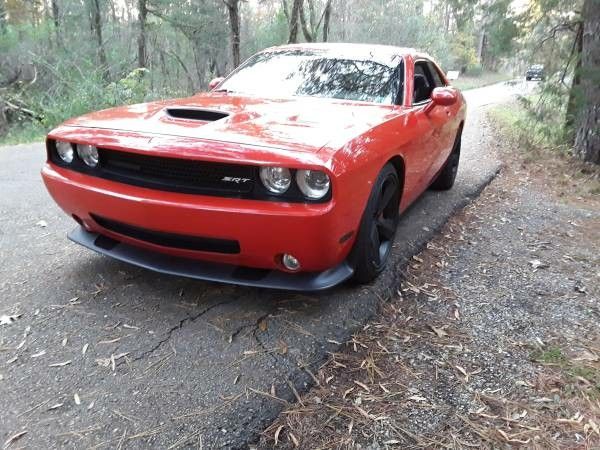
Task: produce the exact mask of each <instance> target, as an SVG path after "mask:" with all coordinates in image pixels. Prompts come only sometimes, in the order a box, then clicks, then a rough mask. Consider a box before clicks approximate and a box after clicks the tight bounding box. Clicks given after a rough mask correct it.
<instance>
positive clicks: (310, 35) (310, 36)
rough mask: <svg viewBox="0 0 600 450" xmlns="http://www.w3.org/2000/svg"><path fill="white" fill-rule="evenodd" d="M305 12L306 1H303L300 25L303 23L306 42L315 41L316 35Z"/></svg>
mask: <svg viewBox="0 0 600 450" xmlns="http://www.w3.org/2000/svg"><path fill="white" fill-rule="evenodd" d="M304 12H305V11H304V3H303V2H302V3H301V6H300V25H302V34H303V35H304V39H305V40H306V42H313V41H314V40H315V37H316V36H314V35H313V30H312V27H311V28H309V27H308V24H307V23H306V16H305V15H304Z"/></svg>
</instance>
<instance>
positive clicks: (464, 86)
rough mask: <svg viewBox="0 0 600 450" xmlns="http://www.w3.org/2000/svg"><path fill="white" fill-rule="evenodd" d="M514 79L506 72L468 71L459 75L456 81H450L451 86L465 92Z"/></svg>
mask: <svg viewBox="0 0 600 450" xmlns="http://www.w3.org/2000/svg"><path fill="white" fill-rule="evenodd" d="M513 78H514V77H513V76H512V75H511V74H510V73H506V72H491V71H481V70H474V71H468V72H466V73H465V74H464V75H460V76H459V78H458V79H456V80H453V81H451V83H452V85H453V86H456V87H457V88H459V89H461V90H463V91H466V90H468V89H476V88H480V87H484V86H489V85H490V84H496V83H500V82H501V81H508V80H510V79H513Z"/></svg>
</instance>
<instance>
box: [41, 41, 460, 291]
mask: <svg viewBox="0 0 600 450" xmlns="http://www.w3.org/2000/svg"><path fill="white" fill-rule="evenodd" d="M281 48H282V47H279V48H278V49H281ZM283 48H284V49H286V48H303V49H306V48H308V49H311V48H317V49H321V50H322V51H325V52H327V53H328V54H336V53H339V52H342V53H343V54H344V55H347V54H352V55H356V58H358V59H360V58H368V56H365V55H372V54H373V53H380V54H385V55H396V56H398V57H399V58H401V61H402V67H403V70H404V83H403V86H402V87H401V89H402V90H403V92H402V101H401V103H400V104H378V103H370V102H365V101H355V100H343V99H331V98H315V97H302V96H294V97H288V98H276V97H274V98H268V97H264V96H261V97H259V96H253V95H242V94H235V93H230V92H224V91H218V90H216V91H212V92H208V93H200V94H198V95H194V96H192V97H189V98H183V99H175V100H168V101H158V102H152V103H145V104H139V105H133V106H124V107H119V108H113V109H108V110H104V111H99V112H95V113H91V114H88V115H85V116H82V117H79V118H74V119H71V120H69V121H67V122H66V123H64V124H63V125H61V126H59V127H57V128H55V129H54V130H52V131H51V132H50V133H49V134H48V139H47V143H48V152H49V157H48V161H47V162H46V164H45V166H44V167H43V170H42V176H43V180H44V182H45V184H46V187H47V189H48V191H49V192H50V194H51V195H52V197H53V198H54V200H55V201H56V202H57V203H58V205H60V207H61V208H62V209H63V210H64V211H65V212H66V213H67V214H69V215H71V216H73V217H74V218H75V219H76V220H77V222H78V223H79V224H80V225H81V228H79V229H78V230H76V231H75V232H74V233H73V234H72V235H71V238H72V239H73V240H75V241H77V242H79V243H81V244H83V245H85V246H87V247H89V248H93V249H94V250H97V251H99V252H101V253H105V254H108V255H110V256H113V257H116V258H118V259H122V260H125V261H128V262H131V263H134V264H137V265H140V266H143V267H147V268H150V269H154V270H159V271H162V272H167V273H173V274H178V275H186V276H192V277H196V278H203V279H209V280H217V281H225V282H228V281H229V282H234V283H242V284H250V285H256V286H268V287H277V288H289V289H306V290H311V289H323V288H327V287H330V286H332V285H334V284H337V283H339V282H341V281H343V280H344V279H346V278H348V277H349V276H351V275H352V270H353V269H352V267H351V264H348V263H347V258H348V256H349V254H350V252H351V250H352V248H353V245H354V243H355V240H356V239H357V234H358V230H359V227H360V224H361V217H362V216H363V212H364V211H365V206H366V204H367V201H368V199H369V195H370V192H371V190H372V188H373V183H374V180H375V179H376V178H377V175H378V173H379V172H380V171H381V170H382V167H384V166H385V165H386V164H387V163H391V164H393V166H394V167H395V168H396V170H397V172H398V177H399V179H400V180H401V194H400V195H401V197H400V203H399V209H400V211H403V210H405V209H406V208H407V207H408V206H409V205H410V204H411V203H412V202H413V201H414V200H415V199H416V198H417V197H419V196H420V195H421V194H422V193H423V192H424V191H425V190H426V189H427V188H428V187H429V186H430V184H431V183H432V181H433V180H435V178H436V175H437V174H438V173H439V172H440V170H441V169H442V168H443V166H444V164H445V162H446V161H447V160H448V157H449V155H450V153H451V151H452V148H453V145H454V142H455V140H456V137H457V133H459V132H460V130H461V128H462V124H463V123H464V120H465V110H466V105H465V102H464V99H463V97H462V95H461V94H460V92H458V91H457V90H456V89H454V88H452V87H450V86H449V85H448V82H447V80H446V79H445V78H444V75H443V72H441V71H440V70H439V68H437V66H435V70H437V72H438V75H439V77H440V79H441V81H442V83H443V84H444V85H448V86H446V87H441V88H438V89H436V90H435V95H433V96H432V97H435V98H433V99H429V101H425V102H421V103H419V104H413V85H414V81H413V80H414V70H415V62H416V61H421V62H423V61H425V62H428V63H430V64H432V65H433V64H434V63H432V62H431V61H432V60H431V58H429V57H428V56H427V55H424V54H420V53H417V52H415V51H413V50H407V49H400V48H396V47H387V46H364V45H352V44H330V45H298V46H286V47H283ZM268 51H271V50H267V51H266V52H268ZM430 67H431V66H430ZM178 108H185V109H186V110H188V109H189V110H196V109H198V110H202V111H208V112H217V113H223V114H226V115H227V116H226V117H224V118H222V119H220V120H216V121H212V122H207V121H203V120H190V119H189V118H183V119H182V118H178V117H174V116H173V115H171V114H169V113H166V111H167V110H169V111H171V112H173V111H179V109H178ZM56 141H66V142H69V143H72V144H89V145H93V146H95V147H97V148H98V149H104V150H103V151H105V152H108V153H110V154H111V155H113V156H114V155H120V154H122V153H126V154H127V155H132V154H133V155H140V156H141V157H142V158H144V157H147V156H152V157H157V158H163V159H164V160H168V161H172V160H173V159H175V160H177V162H178V163H181V162H190V164H192V163H191V162H197V161H199V162H211V163H219V164H222V165H231V166H236V165H240V164H242V165H244V166H250V167H262V166H281V167H287V168H289V169H291V170H295V169H313V170H319V171H323V172H325V173H326V174H327V175H328V176H329V179H330V182H331V188H330V189H331V191H330V197H328V198H327V200H326V201H321V202H302V201H272V199H269V198H257V199H255V198H243V196H242V197H240V196H220V195H202V194H198V193H194V192H185V191H182V192H179V191H177V189H172V188H169V189H161V188H160V187H159V188H157V187H156V186H155V185H152V186H150V187H149V186H145V185H144V183H137V182H136V183H129V182H127V181H125V182H123V181H122V180H120V179H119V178H118V177H112V176H106V177H104V176H103V177H101V176H96V174H95V173H94V172H93V171H92V170H87V169H86V170H83V171H77V170H72V169H71V168H70V167H68V166H67V165H64V164H61V163H60V161H58V162H57V159H56V158H55V157H52V151H53V148H54V147H53V146H54V145H55V142H56ZM74 148H76V147H74ZM111 152H112V153H111ZM115 152H119V153H115ZM102 158H103V156H102V155H101V156H100V164H102ZM143 161H145V160H143ZM151 161H155V160H154V159H152V160H151ZM156 161H160V160H156ZM218 167H221V166H218ZM184 169H185V167H184V166H181V164H180V165H177V166H176V167H175V168H174V169H173V170H178V171H181V170H184ZM224 178H225V177H224ZM231 178H232V179H233V178H235V177H231ZM138 181H139V180H138ZM235 182H236V181H235V179H234V180H233V181H232V183H235ZM254 182H258V181H257V180H254ZM123 226H127V227H126V228H123ZM185 237H189V238H190V239H191V241H192V242H196V241H194V239H193V238H197V239H198V241H197V242H199V244H198V246H195V245H179V244H180V243H181V242H183V241H182V240H184V238H185ZM163 238H164V239H163ZM203 239H206V240H207V242H208V244H207V245H208V247H206V246H205V247H203V244H202V243H203V242H204V241H202V240H203ZM205 243H206V242H205ZM215 243H216V246H217V248H218V250H217V251H212V250H211V245H213V244H215ZM235 243H237V247H236V244H235ZM220 244H224V245H225V247H224V248H225V251H223V248H220V247H219V245H220ZM230 244H231V245H233V247H232V248H227V246H228V245H230ZM118 248H121V251H120V252H119V251H117V250H118ZM198 248H199V249H198ZM115 249H116V250H115ZM123 249H126V250H127V251H125V250H123ZM283 254H291V255H293V256H294V257H295V258H296V259H297V260H298V261H299V262H300V264H301V268H300V270H299V271H297V272H296V273H293V274H292V271H291V270H288V269H286V267H284V265H283V264H282V260H281V258H282V255H283ZM207 263H208V264H207ZM241 268H247V270H242V269H241Z"/></svg>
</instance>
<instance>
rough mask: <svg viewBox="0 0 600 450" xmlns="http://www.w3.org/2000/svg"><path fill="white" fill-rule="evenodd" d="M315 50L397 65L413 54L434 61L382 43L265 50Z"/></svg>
mask: <svg viewBox="0 0 600 450" xmlns="http://www.w3.org/2000/svg"><path fill="white" fill-rule="evenodd" d="M294 49H299V50H313V51H315V52H322V53H323V54H324V55H327V56H329V57H337V58H347V59H364V60H373V61H375V62H379V63H382V64H386V65H397V64H398V63H399V58H400V57H403V56H408V55H410V56H413V57H415V58H427V59H430V60H432V61H433V58H431V57H430V56H429V55H427V54H425V53H422V52H419V51H418V50H415V49H414V48H408V47H396V46H394V45H381V44H352V43H330V42H327V43H322V42H321V43H302V44H287V45H280V46H277V47H270V48H267V49H265V50H263V51H264V52H271V51H280V50H294Z"/></svg>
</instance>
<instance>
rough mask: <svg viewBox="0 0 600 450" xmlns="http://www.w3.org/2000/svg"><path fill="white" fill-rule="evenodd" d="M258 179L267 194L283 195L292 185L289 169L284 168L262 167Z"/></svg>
mask: <svg viewBox="0 0 600 450" xmlns="http://www.w3.org/2000/svg"><path fill="white" fill-rule="evenodd" d="M260 179H261V181H262V183H263V184H264V186H265V187H266V188H267V190H268V191H269V192H272V193H273V194H283V193H284V192H285V191H287V190H288V189H289V187H290V185H291V184H292V175H291V174H290V169H286V168H285V167H262V168H261V169H260Z"/></svg>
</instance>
